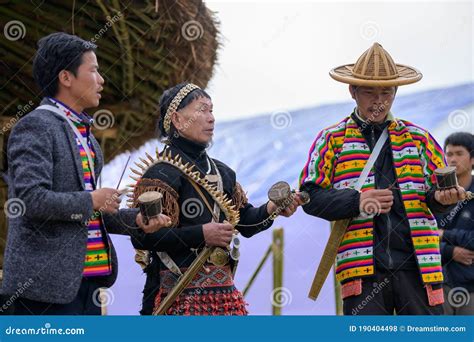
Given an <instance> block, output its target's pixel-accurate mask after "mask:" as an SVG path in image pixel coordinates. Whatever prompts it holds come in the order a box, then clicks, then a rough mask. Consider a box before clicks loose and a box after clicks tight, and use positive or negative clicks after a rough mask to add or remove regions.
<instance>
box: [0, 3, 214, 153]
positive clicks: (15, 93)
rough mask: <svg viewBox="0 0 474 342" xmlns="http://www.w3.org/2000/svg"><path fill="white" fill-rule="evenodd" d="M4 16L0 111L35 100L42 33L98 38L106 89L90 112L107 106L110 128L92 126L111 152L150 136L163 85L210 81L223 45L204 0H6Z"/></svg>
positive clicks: (12, 111)
mask: <svg viewBox="0 0 474 342" xmlns="http://www.w3.org/2000/svg"><path fill="white" fill-rule="evenodd" d="M0 18H1V19H0V20H1V21H0V24H1V27H4V28H5V30H7V28H10V31H11V32H10V33H7V34H5V33H4V35H3V36H1V38H0V61H1V63H0V84H2V91H0V108H1V109H0V110H1V112H0V113H1V115H2V116H17V117H18V116H22V115H23V114H24V113H23V112H27V111H26V110H24V108H25V107H29V105H28V104H29V103H31V102H30V101H32V102H33V103H34V104H35V105H36V104H38V103H39V101H40V100H41V97H40V96H39V93H38V89H37V87H36V85H35V84H34V80H33V78H32V58H33V56H34V53H35V50H36V42H37V41H38V39H40V38H41V37H43V36H45V35H47V34H49V33H52V32H56V31H63V32H67V33H73V34H76V35H78V36H80V37H82V38H84V39H87V40H92V41H93V42H95V43H96V44H97V45H98V46H99V49H98V50H97V56H98V61H99V65H100V70H101V73H102V74H103V76H104V78H105V80H106V84H105V91H104V92H103V94H102V100H101V105H100V107H99V108H95V109H90V110H89V114H94V113H97V111H98V110H101V109H105V110H106V111H104V110H102V111H101V112H99V114H100V115H99V114H98V115H99V116H98V117H97V118H98V119H99V120H101V123H100V125H99V126H100V128H105V127H109V126H110V127H111V128H112V129H111V130H96V131H95V134H96V136H98V137H99V139H100V140H101V144H102V147H103V148H104V152H105V156H106V159H107V160H110V158H112V157H113V156H115V155H116V154H117V153H120V152H122V151H124V150H127V149H133V148H136V147H138V146H140V145H141V144H142V143H143V142H145V141H146V140H148V139H150V138H151V137H153V135H154V127H155V123H156V118H157V116H156V115H157V103H158V99H159V97H160V95H161V93H162V92H163V90H164V89H166V88H167V87H169V86H171V85H174V84H176V83H180V82H183V81H191V82H193V83H196V84H198V85H200V86H202V87H205V86H206V85H207V83H208V81H209V79H210V78H211V76H212V71H213V66H214V64H215V61H216V51H217V48H218V46H219V43H218V40H217V38H218V37H217V36H218V28H217V24H218V23H217V21H216V18H215V16H214V14H213V13H212V12H211V11H210V10H208V9H207V8H206V6H205V5H204V4H203V2H202V1H200V0H192V1H172V0H159V1H153V0H150V1H131V0H129V1H119V0H111V1H103V0H97V1H85V0H80V1H79V0H76V1H57V0H53V1H39V0H37V1H33V0H32V1H19V0H18V1H6V2H5V1H4V3H3V4H2V5H1V6H0ZM13 21H18V22H19V23H16V25H15V22H13ZM12 22H13V23H12ZM8 24H9V25H8ZM6 25H8V26H7V27H6ZM10 26H11V27H10ZM14 28H15V29H16V31H15V30H13V29H14ZM15 34H16V36H15ZM12 36H13V37H14V39H7V37H10V38H11V37H12ZM19 106H20V107H19ZM18 112H20V113H19V115H18ZM3 121H4V122H5V118H4V120H3Z"/></svg>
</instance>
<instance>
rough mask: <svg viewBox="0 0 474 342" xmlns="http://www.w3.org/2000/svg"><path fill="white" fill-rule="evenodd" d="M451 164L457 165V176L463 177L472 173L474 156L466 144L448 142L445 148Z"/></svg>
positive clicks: (447, 158)
mask: <svg viewBox="0 0 474 342" xmlns="http://www.w3.org/2000/svg"><path fill="white" fill-rule="evenodd" d="M445 154H446V160H447V162H448V165H449V166H455V167H456V176H458V177H461V176H465V175H466V174H471V173H472V168H473V164H474V158H471V154H470V153H469V151H468V150H467V149H466V148H465V147H464V146H457V145H450V144H448V145H447V146H446V149H445Z"/></svg>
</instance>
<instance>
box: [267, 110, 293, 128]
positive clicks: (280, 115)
mask: <svg viewBox="0 0 474 342" xmlns="http://www.w3.org/2000/svg"><path fill="white" fill-rule="evenodd" d="M292 121H293V118H292V117H291V114H290V113H289V112H285V111H280V112H274V113H272V115H271V117H270V122H271V124H272V127H273V128H276V129H285V128H288V127H290V126H291V123H292Z"/></svg>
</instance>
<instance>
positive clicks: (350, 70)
mask: <svg viewBox="0 0 474 342" xmlns="http://www.w3.org/2000/svg"><path fill="white" fill-rule="evenodd" d="M329 75H330V76H331V77H332V78H334V79H335V80H336V81H339V82H343V83H348V84H352V85H358V86H369V87H392V86H400V85H404V84H410V83H415V82H418V81H419V80H421V78H422V77H423V75H422V74H421V73H420V72H419V71H418V70H416V69H415V68H412V67H410V66H407V65H402V64H396V63H395V62H394V61H393V59H392V57H391V56H390V55H389V53H388V52H387V51H385V50H384V48H383V47H382V45H380V44H379V43H374V45H372V47H371V48H370V49H368V50H367V51H365V52H364V53H363V54H362V56H360V57H359V59H358V60H357V62H356V63H355V64H346V65H342V66H339V67H337V68H334V69H332V70H331V71H330V72H329Z"/></svg>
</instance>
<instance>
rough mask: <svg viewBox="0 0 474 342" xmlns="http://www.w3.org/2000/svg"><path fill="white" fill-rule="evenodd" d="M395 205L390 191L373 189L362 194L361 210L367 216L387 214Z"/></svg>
mask: <svg viewBox="0 0 474 342" xmlns="http://www.w3.org/2000/svg"><path fill="white" fill-rule="evenodd" d="M392 205H393V193H392V190H390V189H372V190H367V191H364V192H362V193H361V194H360V202H359V210H360V211H361V212H364V213H367V214H375V215H378V214H387V213H389V212H390V209H391V208H392Z"/></svg>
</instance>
